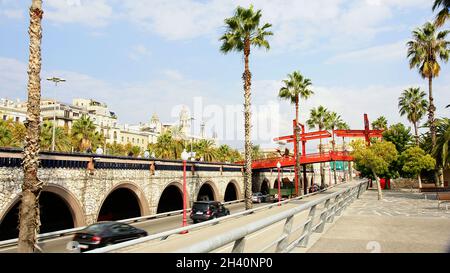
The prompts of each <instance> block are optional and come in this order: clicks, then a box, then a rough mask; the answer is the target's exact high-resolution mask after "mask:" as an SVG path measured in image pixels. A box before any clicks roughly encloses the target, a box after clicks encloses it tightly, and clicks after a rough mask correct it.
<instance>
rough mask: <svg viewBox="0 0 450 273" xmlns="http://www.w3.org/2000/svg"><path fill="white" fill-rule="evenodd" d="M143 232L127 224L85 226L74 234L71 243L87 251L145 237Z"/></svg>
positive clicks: (102, 223)
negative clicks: (75, 243)
mask: <svg viewBox="0 0 450 273" xmlns="http://www.w3.org/2000/svg"><path fill="white" fill-rule="evenodd" d="M147 235H148V233H147V231H145V230H142V229H139V228H136V227H133V226H131V225H128V224H124V223H119V222H114V221H108V222H98V223H96V224H93V225H90V226H87V227H86V228H85V229H83V230H80V231H78V232H77V233H75V235H74V237H73V241H75V242H78V244H79V248H80V251H81V252H83V251H88V250H92V249H95V248H100V247H105V246H109V245H112V244H117V243H121V242H124V241H129V240H133V239H137V238H140V237H144V236H147Z"/></svg>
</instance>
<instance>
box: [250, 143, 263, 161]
mask: <svg viewBox="0 0 450 273" xmlns="http://www.w3.org/2000/svg"><path fill="white" fill-rule="evenodd" d="M262 158H264V154H263V153H262V151H261V147H260V146H259V145H252V159H253V160H258V159H262Z"/></svg>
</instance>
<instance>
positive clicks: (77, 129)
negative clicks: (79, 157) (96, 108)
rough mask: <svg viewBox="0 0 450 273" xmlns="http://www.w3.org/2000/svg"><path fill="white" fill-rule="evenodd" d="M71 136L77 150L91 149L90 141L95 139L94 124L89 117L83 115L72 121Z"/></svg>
mask: <svg viewBox="0 0 450 273" xmlns="http://www.w3.org/2000/svg"><path fill="white" fill-rule="evenodd" d="M72 137H73V138H74V140H75V143H76V146H77V149H78V151H86V149H92V141H93V140H94V139H95V124H94V123H93V122H92V120H91V118H90V117H88V116H86V115H83V116H82V117H81V118H80V119H78V120H77V121H75V122H74V123H73V125H72Z"/></svg>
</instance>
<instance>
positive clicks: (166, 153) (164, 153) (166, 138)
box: [155, 132, 173, 159]
mask: <svg viewBox="0 0 450 273" xmlns="http://www.w3.org/2000/svg"><path fill="white" fill-rule="evenodd" d="M155 155H156V157H158V158H162V159H171V158H172V156H173V140H172V135H171V134H170V132H165V133H163V134H161V135H159V136H158V139H157V140H156V147H155Z"/></svg>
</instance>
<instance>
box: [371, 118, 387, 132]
mask: <svg viewBox="0 0 450 273" xmlns="http://www.w3.org/2000/svg"><path fill="white" fill-rule="evenodd" d="M372 128H373V129H374V130H387V128H388V122H387V119H386V117H384V116H381V117H379V118H377V119H376V120H374V121H373V122H372Z"/></svg>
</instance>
